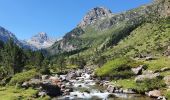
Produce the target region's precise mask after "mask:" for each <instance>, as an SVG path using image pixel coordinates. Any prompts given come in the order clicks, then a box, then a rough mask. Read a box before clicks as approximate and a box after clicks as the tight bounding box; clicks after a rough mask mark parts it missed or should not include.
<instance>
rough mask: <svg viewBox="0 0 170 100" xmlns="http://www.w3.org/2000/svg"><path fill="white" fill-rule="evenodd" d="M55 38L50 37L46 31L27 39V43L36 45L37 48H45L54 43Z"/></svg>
mask: <svg viewBox="0 0 170 100" xmlns="http://www.w3.org/2000/svg"><path fill="white" fill-rule="evenodd" d="M54 42H55V40H53V39H50V38H49V37H48V36H47V34H46V33H45V32H41V33H38V34H37V35H35V36H33V37H32V38H31V39H29V40H27V43H28V44H30V45H32V46H35V47H36V48H37V49H43V48H47V47H50V46H51V45H53V44H54Z"/></svg>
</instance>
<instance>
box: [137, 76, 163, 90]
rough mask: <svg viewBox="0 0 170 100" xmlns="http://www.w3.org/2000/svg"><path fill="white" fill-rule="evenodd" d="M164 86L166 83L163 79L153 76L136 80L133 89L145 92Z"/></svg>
mask: <svg viewBox="0 0 170 100" xmlns="http://www.w3.org/2000/svg"><path fill="white" fill-rule="evenodd" d="M165 86H166V85H165V83H164V81H163V80H161V79H159V78H155V79H145V80H144V81H142V82H137V83H136V86H135V88H134V89H135V90H136V92H138V93H145V92H146V91H150V90H153V89H159V88H162V87H165Z"/></svg>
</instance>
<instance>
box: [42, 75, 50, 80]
mask: <svg viewBox="0 0 170 100" xmlns="http://www.w3.org/2000/svg"><path fill="white" fill-rule="evenodd" d="M48 78H49V76H48V75H42V76H41V79H42V80H47V79H48Z"/></svg>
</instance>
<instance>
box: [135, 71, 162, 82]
mask: <svg viewBox="0 0 170 100" xmlns="http://www.w3.org/2000/svg"><path fill="white" fill-rule="evenodd" d="M159 76H160V74H159V73H154V74H145V75H138V76H137V77H136V78H135V81H136V82H140V81H143V80H145V79H154V78H157V77H159Z"/></svg>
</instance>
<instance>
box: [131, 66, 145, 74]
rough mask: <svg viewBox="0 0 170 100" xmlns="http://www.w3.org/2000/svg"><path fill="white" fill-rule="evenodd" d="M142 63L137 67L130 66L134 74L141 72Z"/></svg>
mask: <svg viewBox="0 0 170 100" xmlns="http://www.w3.org/2000/svg"><path fill="white" fill-rule="evenodd" d="M143 67H144V65H140V66H139V67H137V68H132V69H131V70H132V72H133V73H134V74H136V75H139V74H142V69H143Z"/></svg>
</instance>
